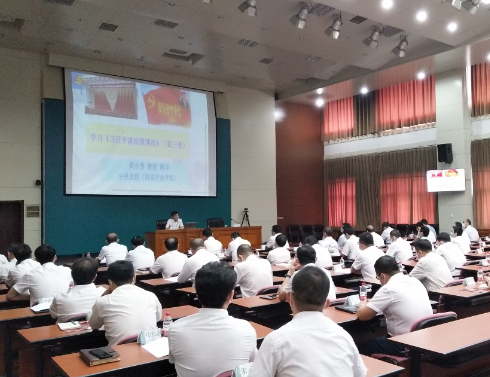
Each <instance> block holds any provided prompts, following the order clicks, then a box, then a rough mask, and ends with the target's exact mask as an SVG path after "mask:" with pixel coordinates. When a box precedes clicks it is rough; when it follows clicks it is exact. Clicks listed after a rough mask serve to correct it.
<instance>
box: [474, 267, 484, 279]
mask: <svg viewBox="0 0 490 377" xmlns="http://www.w3.org/2000/svg"><path fill="white" fill-rule="evenodd" d="M476 280H477V281H478V283H483V267H482V266H480V267H478V272H477V274H476Z"/></svg>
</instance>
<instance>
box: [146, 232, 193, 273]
mask: <svg viewBox="0 0 490 377" xmlns="http://www.w3.org/2000/svg"><path fill="white" fill-rule="evenodd" d="M178 247H179V241H178V240H177V238H174V237H169V238H166V239H165V249H167V252H166V253H165V254H163V255H160V256H159V257H158V258H157V260H156V261H155V263H154V264H153V266H151V267H150V271H151V272H153V273H154V274H160V273H161V274H162V277H163V278H169V277H170V276H172V275H173V274H176V273H177V272H179V273H180V271H182V268H184V263H185V262H186V261H187V259H188V258H187V255H185V254H183V253H181V252H180V251H178V250H177V248H178Z"/></svg>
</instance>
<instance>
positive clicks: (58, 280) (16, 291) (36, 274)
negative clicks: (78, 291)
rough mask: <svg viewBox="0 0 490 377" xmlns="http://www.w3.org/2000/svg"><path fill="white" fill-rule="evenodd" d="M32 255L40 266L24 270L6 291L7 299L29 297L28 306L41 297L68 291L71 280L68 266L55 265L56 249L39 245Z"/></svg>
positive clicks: (15, 299) (16, 299) (14, 299)
mask: <svg viewBox="0 0 490 377" xmlns="http://www.w3.org/2000/svg"><path fill="white" fill-rule="evenodd" d="M34 256H35V257H36V259H37V261H38V262H39V263H41V266H39V267H37V268H35V269H33V270H31V271H29V272H26V274H25V275H24V276H23V277H22V278H20V280H19V281H18V282H17V283H16V284H15V285H14V286H13V287H12V288H10V290H9V291H8V293H7V301H20V300H26V299H29V297H28V296H27V295H26V292H27V291H29V293H30V306H33V305H35V304H36V303H37V302H38V301H39V299H41V298H52V297H54V296H56V295H57V294H58V293H61V292H68V289H69V288H70V284H71V283H72V282H73V279H72V277H71V270H70V269H69V268H68V267H63V266H57V265H55V264H54V262H55V261H56V251H55V250H54V248H52V247H51V246H49V245H41V246H39V247H38V248H37V249H36V250H35V251H34Z"/></svg>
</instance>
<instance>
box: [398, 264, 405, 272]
mask: <svg viewBox="0 0 490 377" xmlns="http://www.w3.org/2000/svg"><path fill="white" fill-rule="evenodd" d="M398 269H399V270H400V272H401V273H403V272H404V271H405V267H404V266H403V264H402V262H398Z"/></svg>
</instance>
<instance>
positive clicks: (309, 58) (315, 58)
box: [305, 55, 321, 62]
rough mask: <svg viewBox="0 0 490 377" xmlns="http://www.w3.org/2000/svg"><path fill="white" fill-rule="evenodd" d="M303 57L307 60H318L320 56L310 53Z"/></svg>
mask: <svg viewBox="0 0 490 377" xmlns="http://www.w3.org/2000/svg"><path fill="white" fill-rule="evenodd" d="M305 59H306V60H308V61H309V62H317V61H318V60H320V59H321V57H319V56H314V55H310V56H308V57H306V58H305Z"/></svg>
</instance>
